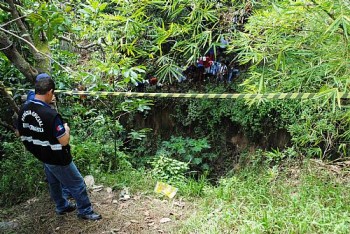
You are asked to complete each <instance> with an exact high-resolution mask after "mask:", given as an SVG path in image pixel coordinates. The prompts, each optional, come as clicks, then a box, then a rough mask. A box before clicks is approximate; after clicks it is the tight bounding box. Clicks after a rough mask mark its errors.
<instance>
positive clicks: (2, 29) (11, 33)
mask: <svg viewBox="0 0 350 234" xmlns="http://www.w3.org/2000/svg"><path fill="white" fill-rule="evenodd" d="M0 31H3V32H5V33H7V34H10V35H12V36H14V37H16V38H18V39H20V40H22V41H24V42H25V43H26V44H28V45H29V46H30V47H31V48H32V49H33V50H34V51H35V52H36V53H38V54H41V55H44V56H45V57H47V58H49V59H51V60H52V61H54V62H55V63H57V64H58V66H60V67H61V68H62V69H63V70H65V71H66V72H68V73H70V72H71V71H70V70H69V69H68V68H66V67H63V66H62V65H61V64H60V63H59V62H57V61H56V60H55V59H54V58H52V57H51V56H49V55H47V54H45V53H42V52H41V51H39V50H38V49H37V48H36V47H35V45H33V44H32V43H31V42H29V41H28V40H26V39H25V38H22V37H20V36H17V35H16V34H14V33H13V32H10V31H8V30H6V29H4V28H2V27H0ZM0 36H1V34H0ZM0 41H1V38H0ZM0 45H1V42H0ZM5 47H6V46H4V48H5ZM4 48H0V50H3V49H4Z"/></svg>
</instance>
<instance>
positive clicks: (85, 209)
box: [44, 162, 93, 215]
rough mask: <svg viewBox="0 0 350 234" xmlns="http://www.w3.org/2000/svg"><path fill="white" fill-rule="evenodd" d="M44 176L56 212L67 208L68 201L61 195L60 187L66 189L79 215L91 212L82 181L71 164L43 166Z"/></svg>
mask: <svg viewBox="0 0 350 234" xmlns="http://www.w3.org/2000/svg"><path fill="white" fill-rule="evenodd" d="M44 168H45V174H46V177H47V180H48V182H49V187H50V194H51V197H52V199H53V200H54V202H55V203H56V212H62V211H64V210H65V209H66V208H67V207H68V204H69V202H68V200H67V198H66V197H65V196H63V193H62V186H64V187H65V188H67V189H68V190H69V192H70V193H71V195H72V197H73V198H74V199H75V201H76V203H77V207H78V213H79V214H83V215H85V214H91V213H92V212H93V210H92V206H91V202H90V200H89V197H88V194H87V191H86V186H85V183H84V179H83V177H82V176H81V174H80V172H79V171H78V169H77V167H76V166H75V164H74V163H73V162H71V163H70V164H69V165H67V166H58V165H50V164H44Z"/></svg>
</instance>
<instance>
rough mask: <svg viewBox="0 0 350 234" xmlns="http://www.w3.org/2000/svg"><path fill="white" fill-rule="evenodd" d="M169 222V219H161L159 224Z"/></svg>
mask: <svg viewBox="0 0 350 234" xmlns="http://www.w3.org/2000/svg"><path fill="white" fill-rule="evenodd" d="M170 221H171V219H169V218H162V219H161V220H160V221H159V222H160V223H167V222H170Z"/></svg>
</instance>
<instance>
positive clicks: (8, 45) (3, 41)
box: [0, 32, 38, 82]
mask: <svg viewBox="0 0 350 234" xmlns="http://www.w3.org/2000/svg"><path fill="white" fill-rule="evenodd" d="M0 48H1V49H2V50H1V51H2V52H3V53H4V54H5V55H6V57H7V58H8V59H9V60H10V61H11V62H12V63H13V64H14V65H15V66H16V68H17V69H18V70H19V71H20V72H21V73H22V74H23V75H24V76H25V77H26V78H27V79H28V80H30V81H31V82H34V79H35V77H36V76H37V75H38V72H37V70H36V69H35V68H33V67H32V66H31V65H30V64H29V63H28V62H27V61H26V60H25V59H24V58H23V57H22V55H21V54H20V53H19V52H18V51H17V49H16V47H15V46H14V44H13V42H12V41H10V40H9V39H8V37H7V36H6V35H5V33H3V32H0Z"/></svg>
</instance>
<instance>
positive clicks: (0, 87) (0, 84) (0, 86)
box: [0, 82, 19, 113]
mask: <svg viewBox="0 0 350 234" xmlns="http://www.w3.org/2000/svg"><path fill="white" fill-rule="evenodd" d="M0 93H1V95H2V96H4V97H5V99H7V102H8V103H9V104H10V106H11V107H12V109H13V110H14V111H15V112H16V113H18V112H19V108H18V106H17V104H16V102H15V100H13V98H12V96H11V95H10V94H9V93H8V92H7V91H6V90H5V86H4V83H3V82H0Z"/></svg>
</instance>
